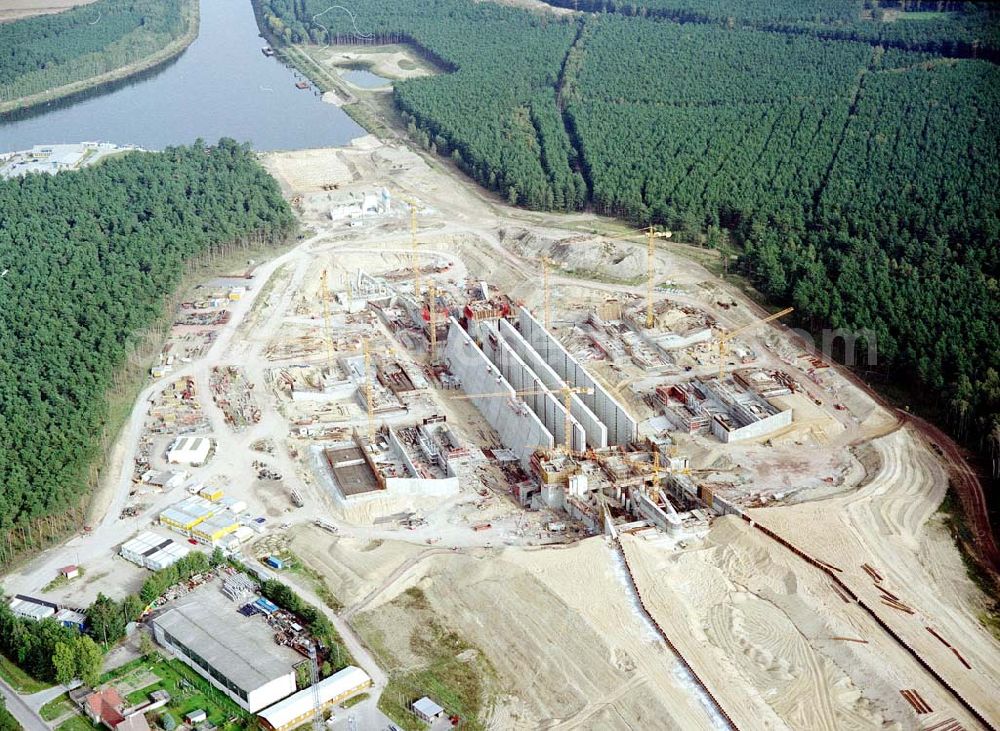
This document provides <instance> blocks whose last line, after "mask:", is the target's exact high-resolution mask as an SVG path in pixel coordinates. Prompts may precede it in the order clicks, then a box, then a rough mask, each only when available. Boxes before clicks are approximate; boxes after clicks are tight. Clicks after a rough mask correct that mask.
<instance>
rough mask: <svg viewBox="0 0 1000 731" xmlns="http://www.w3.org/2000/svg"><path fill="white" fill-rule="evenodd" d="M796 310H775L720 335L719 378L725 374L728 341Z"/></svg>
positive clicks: (790, 308)
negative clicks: (723, 368)
mask: <svg viewBox="0 0 1000 731" xmlns="http://www.w3.org/2000/svg"><path fill="white" fill-rule="evenodd" d="M794 310H795V308H794V307H786V308H785V309H783V310H781V312H775V313H774V314H773V315H768V316H767V317H765V318H764V319H763V320H755V321H754V322H751V323H749V324H747V325H744V326H743V327H738V328H736V329H735V330H733V331H732V332H727V333H724V334H723V335H720V336H719V380H720V381H721V380H722V376H723V373H722V367H723V359H724V358H725V356H726V343H728V342H729V341H730V340H732V339H733V338H735V337H736V336H737V335H739V334H740V333H742V332H746V331H747V330H751V329H753V328H755V327H757V326H758V325H764V324H766V323H768V322H771V321H772V320H777V319H778V318H781V317H784V316H785V315H787V314H788V313H790V312H793V311H794Z"/></svg>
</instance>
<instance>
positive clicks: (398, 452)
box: [322, 419, 466, 502]
mask: <svg viewBox="0 0 1000 731" xmlns="http://www.w3.org/2000/svg"><path fill="white" fill-rule="evenodd" d="M442 427H443V424H440V423H437V421H436V420H435V419H428V420H426V421H425V423H422V424H417V425H414V426H401V427H399V428H393V427H389V426H383V427H382V428H380V429H379V430H378V431H377V433H376V434H375V439H374V441H373V442H371V443H369V442H368V440H367V439H366V438H362V437H361V436H359V435H357V434H355V435H354V440H353V443H352V444H350V445H346V446H334V447H327V448H325V449H323V450H322V454H323V460H322V462H325V464H326V467H328V468H329V474H332V477H333V483H334V487H335V489H336V496H337V497H338V498H339V499H341V500H345V501H353V502H356V501H358V500H361V499H364V498H368V497H375V496H378V495H385V494H389V495H394V496H404V495H409V496H421V497H434V496H436V497H445V496H448V495H454V494H456V493H457V492H458V490H459V485H458V475H457V474H456V472H455V469H454V468H453V466H452V464H451V462H450V459H452V458H454V457H459V456H462V455H464V454H465V453H466V452H465V450H464V449H463V448H462V447H461V446H460V445H459V444H458V443H457V441H456V440H455V438H454V435H452V434H451V432H450V430H448V429H447V428H444V429H442Z"/></svg>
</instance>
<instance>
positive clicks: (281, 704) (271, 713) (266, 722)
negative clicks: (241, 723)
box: [257, 665, 372, 731]
mask: <svg viewBox="0 0 1000 731" xmlns="http://www.w3.org/2000/svg"><path fill="white" fill-rule="evenodd" d="M371 685H372V679H371V678H370V677H369V676H368V673H366V672H365V671H364V670H362V669H361V668H357V667H354V666H353V665H348V666H347V667H346V668H344V669H343V670H338V671H337V672H335V673H334V674H333V675H331V676H330V677H328V678H324V679H323V680H321V681H319V682H318V683H317V684H316V686H315V687H312V686H310V687H308V688H303V689H302V690H300V691H299V692H298V693H294V694H293V695H290V696H288V697H287V698H285V699H283V700H280V701H278V702H277V703H275V704H274V705H273V706H270V707H268V708H265V709H264V710H263V711H261V712H260V713H258V714H257V715H258V717H259V718H260V720H261V721H262V725H263V726H264V728H266V729H270V731H288V729H293V728H298V727H299V726H301V725H303V724H305V723H306V722H307V721H308V720H309V719H310V718H311V717H312V716H313V715H314V714H315V713H316V711H317V710H319V711H320V712H322V711H324V710H325V709H327V708H329V707H330V706H335V705H337V704H338V703H343V702H344V701H346V700H347V699H348V698H351V697H352V696H355V695H357V694H358V693H362V692H364V691H365V690H366V689H368V688H370V687H371ZM317 706H318V708H317Z"/></svg>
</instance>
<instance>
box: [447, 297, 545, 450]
mask: <svg viewBox="0 0 1000 731" xmlns="http://www.w3.org/2000/svg"><path fill="white" fill-rule="evenodd" d="M445 358H446V362H447V364H448V368H449V369H450V370H451V372H452V373H454V374H455V376H457V377H458V378H459V380H460V381H461V383H462V390H463V391H464V392H465V393H467V394H475V393H493V392H497V391H507V392H509V396H508V397H502V396H501V397H490V398H474V399H470V401H471V402H472V404H473V405H474V406H475V407H476V408H477V409H479V412H480V413H481V414H482V415H483V418H485V419H486V421H487V422H488V423H489V424H490V426H492V427H493V428H494V429H496V431H497V433H498V434H499V435H500V439H501V441H502V442H503V443H504V445H506V446H507V448H508V449H510V450H512V451H513V452H514V453H515V454H517V456H518V459H519V461H520V462H521V466H522V467H524V469H526V470H529V469H531V455H532V454H533V453H534V451H535V450H536V449H538V448H539V447H544V448H549V449H551V448H552V447H554V446H555V439H554V438H553V436H552V433H551V432H550V431H549V430H548V429H546V428H545V425H544V424H543V423H542V421H541V419H539V418H538V416H537V415H536V414H535V413H534V412H533V411H532V410H531V409H529V408H528V407H527V406H525V405H524V404H520V408H517V396H516V394H515V393H514V388H513V387H512V386H511V385H510V383H509V382H508V381H507V379H506V378H504V377H503V375H502V374H501V373H500V371H499V370H498V369H497V367H496V366H494V365H493V364H492V363H490V361H489V359H488V358H487V357H486V354H485V353H483V351H482V350H480V349H479V346H477V345H476V344H475V343H474V342H473V340H472V338H470V337H469V335H468V333H466V332H465V330H464V329H462V326H461V325H459V324H458V321H457V320H455V318H453V317H452V318H449V328H448V344H447V346H446V347H445Z"/></svg>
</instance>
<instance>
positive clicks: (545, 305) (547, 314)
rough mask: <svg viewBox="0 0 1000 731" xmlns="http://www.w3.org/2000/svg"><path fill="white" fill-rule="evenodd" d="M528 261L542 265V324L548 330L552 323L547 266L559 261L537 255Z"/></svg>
mask: <svg viewBox="0 0 1000 731" xmlns="http://www.w3.org/2000/svg"><path fill="white" fill-rule="evenodd" d="M529 261H536V262H538V263H539V264H541V265H542V324H543V325H545V329H546V330H548V329H549V326H550V325H551V324H552V310H551V308H550V306H549V302H550V299H549V267H553V266H559V262H557V261H556V260H555V259H553V258H551V257H549V256H539V257H537V258H535V259H532V260H529Z"/></svg>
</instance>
